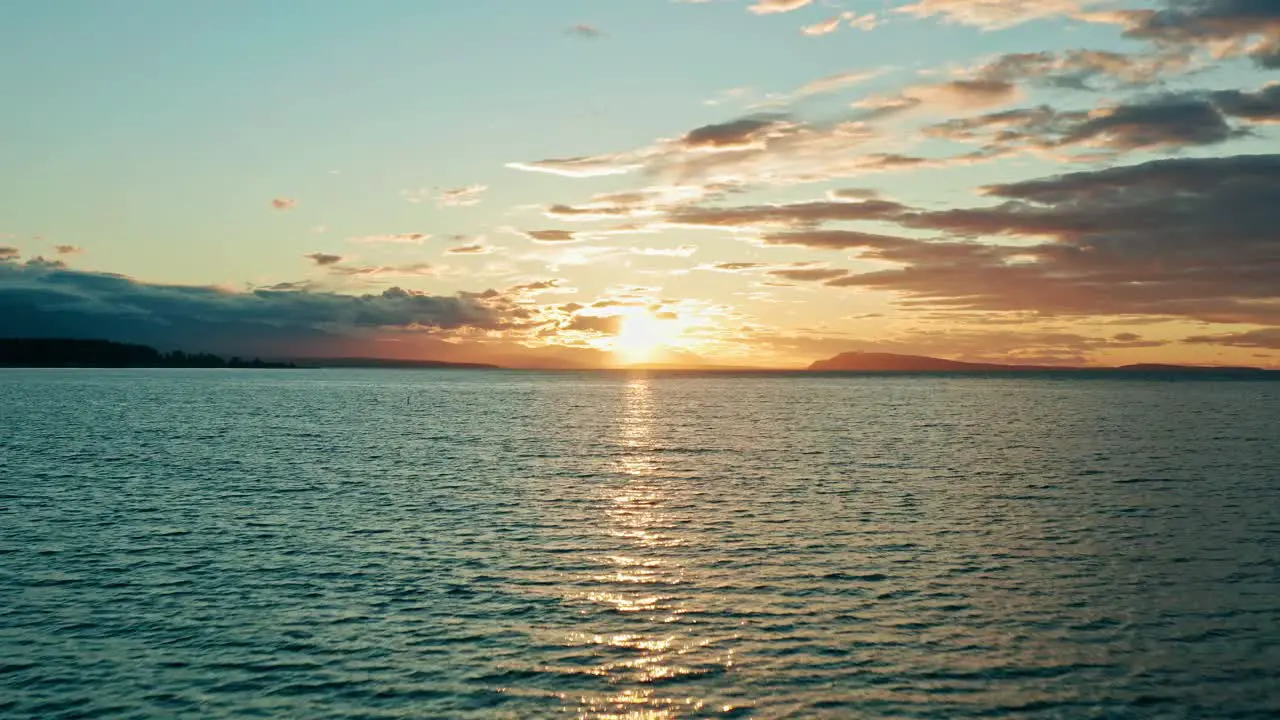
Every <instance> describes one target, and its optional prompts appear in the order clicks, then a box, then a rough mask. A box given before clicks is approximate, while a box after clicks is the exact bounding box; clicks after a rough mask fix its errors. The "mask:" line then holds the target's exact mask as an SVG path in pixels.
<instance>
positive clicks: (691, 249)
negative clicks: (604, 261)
mask: <svg viewBox="0 0 1280 720" xmlns="http://www.w3.org/2000/svg"><path fill="white" fill-rule="evenodd" d="M696 252H698V246H697V245H680V246H679V247H673V248H652V247H633V248H631V254H633V255H650V256H658V257H664V256H665V257H689V256H691V255H693V254H694V253H696Z"/></svg>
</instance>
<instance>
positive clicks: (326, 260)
mask: <svg viewBox="0 0 1280 720" xmlns="http://www.w3.org/2000/svg"><path fill="white" fill-rule="evenodd" d="M302 257H304V258H307V259H309V260H311V261H312V262H314V263H315V264H316V265H320V266H321V267H323V266H325V265H335V264H337V263H340V262H342V256H341V255H330V254H329V253H322V252H313V253H308V254H306V255H303V256H302Z"/></svg>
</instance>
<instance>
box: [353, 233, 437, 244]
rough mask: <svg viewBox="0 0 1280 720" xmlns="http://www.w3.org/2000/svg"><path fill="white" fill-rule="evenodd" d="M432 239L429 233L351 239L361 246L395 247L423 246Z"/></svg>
mask: <svg viewBox="0 0 1280 720" xmlns="http://www.w3.org/2000/svg"><path fill="white" fill-rule="evenodd" d="M429 239H431V236H430V235H428V234H427V233H419V232H413V233H392V234H389V235H362V236H360V237H353V238H351V242H354V243H361V244H376V243H388V244H393V245H421V244H422V243H423V242H425V241H426V240H429Z"/></svg>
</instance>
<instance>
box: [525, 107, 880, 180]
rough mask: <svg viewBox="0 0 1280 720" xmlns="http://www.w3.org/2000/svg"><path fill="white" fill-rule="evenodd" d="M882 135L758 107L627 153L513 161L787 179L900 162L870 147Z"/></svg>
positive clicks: (853, 124)
mask: <svg viewBox="0 0 1280 720" xmlns="http://www.w3.org/2000/svg"><path fill="white" fill-rule="evenodd" d="M878 139H881V137H880V134H879V132H878V131H877V130H876V129H875V128H873V127H872V126H870V125H869V124H868V123H866V122H862V121H839V122H834V123H830V124H812V123H807V122H802V121H798V120H794V119H790V118H787V117H785V116H782V115H770V116H759V115H755V116H750V117H746V118H740V119H738V120H734V121H730V122H725V123H715V124H712V125H705V126H702V127H699V128H695V129H693V130H691V131H689V132H687V133H685V134H684V135H682V136H681V137H679V138H674V139H662V140H659V141H657V142H656V143H654V144H653V145H651V146H649V147H645V148H640V149H638V150H635V151H631V152H628V153H620V154H611V155H601V156H598V157H593V158H574V159H572V160H571V161H560V160H543V161H538V162H535V163H524V164H515V165H513V167H520V168H522V169H537V170H539V171H544V172H546V171H549V170H550V168H557V171H561V170H566V169H567V168H565V167H564V166H563V163H565V162H571V163H572V167H573V168H583V167H590V168H595V169H600V168H606V167H607V168H609V169H610V170H611V171H612V172H615V173H616V172H629V171H632V170H635V169H643V171H644V173H645V174H646V175H647V176H648V177H650V178H653V179H654V180H655V181H656V182H655V184H656V185H665V186H681V187H683V186H697V185H703V186H706V187H718V188H738V189H740V188H743V187H745V186H747V185H749V184H756V185H768V186H785V185H794V184H799V183H808V182H820V181H823V180H828V179H831V178H833V177H843V176H847V175H851V174H857V173H863V172H870V171H875V170H887V169H894V168H896V167H901V165H896V164H892V163H889V162H886V159H887V158H889V155H887V154H883V153H870V154H868V153H867V149H868V146H869V145H871V144H872V143H873V142H874V141H876V140H878ZM563 174H570V173H569V172H564V173H563ZM596 174H600V173H596Z"/></svg>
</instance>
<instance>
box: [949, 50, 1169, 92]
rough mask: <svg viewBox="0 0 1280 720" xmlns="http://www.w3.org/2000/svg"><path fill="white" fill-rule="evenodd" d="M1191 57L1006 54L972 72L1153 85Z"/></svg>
mask: <svg viewBox="0 0 1280 720" xmlns="http://www.w3.org/2000/svg"><path fill="white" fill-rule="evenodd" d="M1191 64H1192V61H1191V56H1190V55H1189V54H1188V53H1185V52H1181V51H1167V52H1160V53H1155V54H1150V53H1148V54H1141V55H1129V54H1125V53H1118V52H1110V51H1103V50H1085V49H1075V50H1064V51H1061V52H1047V51H1046V52H1034V53H1006V54H1004V55H1000V56H998V57H996V58H995V59H993V60H990V61H988V62H987V63H986V64H984V65H981V66H979V67H977V68H974V69H972V70H971V71H970V74H971V75H972V77H975V78H982V79H987V80H997V81H1004V82H1024V81H1032V82H1035V83H1037V84H1041V85H1046V86H1049V87H1055V88H1067V89H1073V90H1096V89H1100V88H1099V87H1097V84H1098V83H1102V85H1103V86H1104V87H1107V88H1127V87H1139V86H1144V85H1152V84H1155V83H1158V82H1161V81H1162V80H1163V79H1164V78H1166V77H1167V76H1168V75H1170V74H1175V73H1181V72H1185V71H1187V70H1188V69H1190V67H1191Z"/></svg>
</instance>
